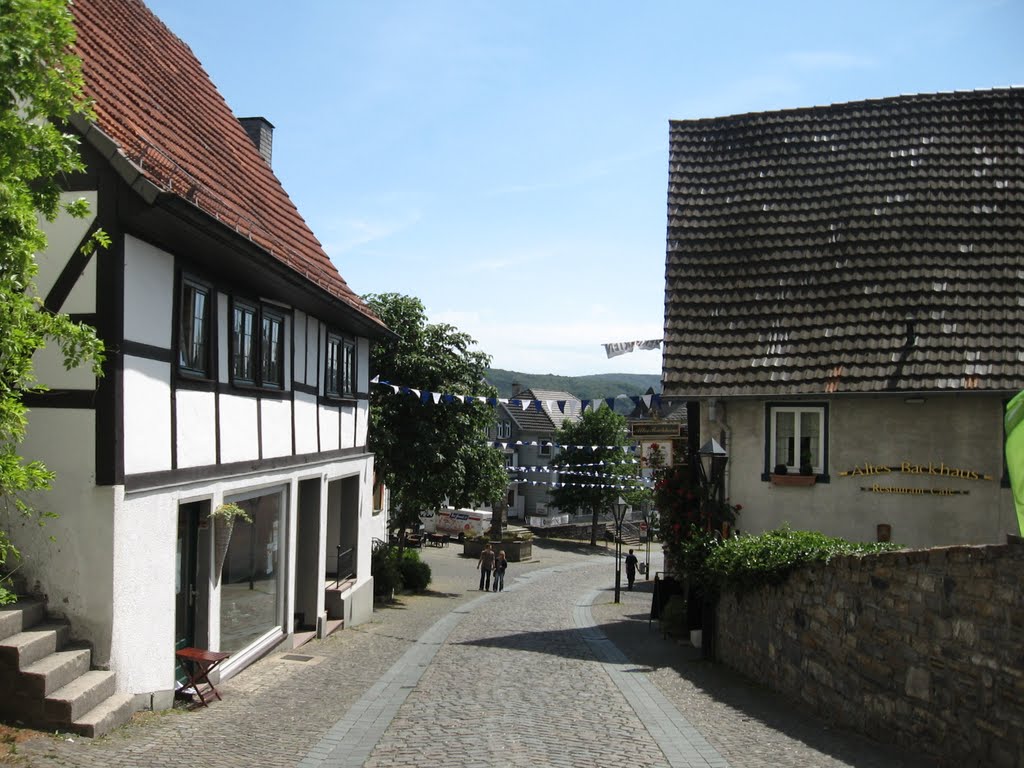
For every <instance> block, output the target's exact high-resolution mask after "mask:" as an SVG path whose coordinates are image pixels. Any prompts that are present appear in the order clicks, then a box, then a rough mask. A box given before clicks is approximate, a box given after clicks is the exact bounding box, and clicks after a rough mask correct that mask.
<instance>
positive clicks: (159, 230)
mask: <svg viewBox="0 0 1024 768" xmlns="http://www.w3.org/2000/svg"><path fill="white" fill-rule="evenodd" d="M71 10H72V13H73V15H74V17H75V22H76V26H77V30H78V42H77V53H78V54H79V55H80V56H81V57H82V59H83V62H84V74H85V79H86V83H87V92H88V95H89V96H90V97H91V98H92V99H93V100H94V101H95V112H96V118H95V122H94V123H91V124H85V123H76V124H75V125H74V128H75V129H76V130H77V131H78V132H80V134H81V136H82V153H83V157H84V159H85V161H86V163H87V170H86V171H85V172H84V173H82V174H80V175H79V176H77V177H75V178H72V179H69V181H68V187H67V189H68V191H67V195H68V197H69V198H77V197H85V198H87V199H88V200H89V202H90V204H91V206H92V217H91V218H90V219H88V220H84V221H79V220H63V219H62V220H59V221H57V222H55V223H54V224H52V225H48V234H49V247H48V250H47V252H46V253H45V254H43V255H41V257H40V264H41V269H40V274H39V279H38V287H39V291H40V295H41V296H42V297H43V298H44V299H45V302H46V305H47V306H48V307H50V308H52V309H54V310H59V311H64V312H68V313H70V314H72V315H73V316H76V317H78V318H82V319H85V320H87V321H88V322H90V324H93V325H95V327H97V328H98V330H99V332H100V335H101V336H102V338H103V340H104V342H105V343H106V346H107V349H108V355H109V357H108V360H107V364H106V375H105V376H104V377H103V378H102V379H100V380H99V381H96V380H94V379H93V377H92V376H91V373H90V372H88V371H86V370H84V369H79V370H76V371H73V372H71V373H70V374H69V373H65V372H64V371H63V369H62V368H61V367H60V366H59V365H58V364H57V360H56V357H55V356H53V355H50V354H42V355H41V356H40V358H39V360H38V370H39V373H40V377H39V378H40V380H42V381H43V382H45V383H46V384H48V385H49V386H50V387H51V390H50V391H49V392H46V393H43V394H39V395H36V396H33V397H32V398H31V400H30V403H29V405H30V408H31V412H30V424H29V431H28V438H27V441H26V442H25V444H24V453H25V455H26V457H28V458H38V459H43V460H44V461H45V462H46V464H47V466H48V467H49V468H51V469H52V470H54V471H55V472H56V473H57V480H56V484H55V487H54V489H53V490H52V492H50V493H48V494H46V495H44V496H43V497H41V498H40V499H39V504H41V505H45V507H46V508H49V509H53V510H54V511H56V512H58V513H59V515H60V517H59V519H57V520H54V521H51V522H50V523H49V524H48V525H47V526H46V527H45V528H44V529H42V530H38V531H37V530H36V529H35V528H34V527H33V525H31V524H28V525H25V526H23V527H22V528H21V529H19V530H18V531H16V540H17V542H18V545H19V546H20V547H21V548H22V550H23V554H24V562H23V564H22V568H21V571H20V573H19V576H20V578H21V582H22V584H23V586H24V587H25V588H26V590H27V591H28V592H29V594H32V595H39V596H44V597H45V598H46V600H47V605H48V610H49V611H50V613H51V614H52V615H53V614H55V615H57V616H59V617H61V618H64V619H66V620H67V621H68V622H69V624H70V633H71V635H72V637H73V638H76V639H79V640H84V641H87V642H88V644H89V645H90V646H91V649H92V659H91V664H92V666H93V667H94V668H100V669H104V670H110V671H113V672H115V673H116V690H117V691H118V692H120V693H122V694H124V693H127V694H131V695H132V696H134V698H135V702H136V704H141V705H143V706H146V705H148V706H153V707H155V708H160V707H166V706H169V705H170V703H171V701H172V695H173V692H174V691H175V688H176V679H180V673H178V672H176V662H175V649H176V648H179V647H182V646H195V647H200V648H203V649H212V650H221V651H227V652H229V653H230V654H231V656H230V658H229V659H228V660H227V662H226V663H225V664H224V665H223V666H222V667H221V670H222V671H223V674H224V675H231V674H232V673H235V672H237V671H238V670H239V669H241V668H242V667H244V666H245V665H247V664H249V663H251V662H252V661H253V660H255V659H256V658H258V657H259V656H260V655H262V654H264V653H266V652H267V651H268V650H270V649H272V648H274V647H277V646H279V645H280V644H282V643H289V644H290V643H294V642H297V640H298V639H299V638H301V637H305V636H308V635H309V634H312V633H319V634H324V633H326V632H328V631H330V630H331V629H332V628H334V627H335V625H336V623H337V622H340V621H344V622H346V623H358V622H360V621H362V620H364V619H366V618H367V617H368V616H369V615H370V614H371V612H372V592H373V589H372V586H373V585H372V580H371V577H370V549H371V546H372V540H373V539H374V538H385V521H384V520H383V515H380V514H376V515H375V512H374V509H373V506H374V505H373V500H372V484H373V457H372V455H370V454H369V453H368V452H367V448H366V445H367V424H368V408H369V398H368V389H369V381H368V373H367V369H368V361H369V348H370V344H371V343H372V342H373V340H375V339H381V338H384V337H387V335H388V334H390V331H389V330H388V329H387V328H385V327H384V325H383V323H382V322H381V321H380V320H379V319H378V318H377V317H376V316H375V315H374V314H373V312H372V311H371V310H370V309H369V308H368V307H367V306H366V305H365V304H364V303H363V302H362V300H361V299H360V298H359V297H358V296H357V295H356V294H355V293H354V292H353V291H352V290H351V289H350V288H349V287H348V285H347V284H346V283H345V281H344V280H343V279H342V278H341V276H340V275H339V274H338V271H337V269H336V268H335V266H334V265H333V264H332V263H331V261H330V260H329V258H328V257H327V255H326V254H325V252H324V251H323V249H322V248H321V246H320V244H319V242H318V241H317V239H316V238H315V237H314V236H313V233H312V232H311V231H310V229H309V228H308V226H307V225H306V223H305V222H304V221H303V219H302V217H301V216H300V215H299V213H298V211H297V210H296V208H295V206H294V205H293V204H292V202H291V200H290V199H289V197H288V195H287V194H286V193H285V191H284V189H283V188H282V187H281V184H280V183H279V181H278V180H277V178H276V176H275V175H274V173H273V171H272V170H271V165H270V161H271V153H270V149H271V138H272V137H271V130H272V126H271V125H270V124H269V123H268V122H267V121H265V120H262V119H259V118H257V119H250V120H246V121H243V122H244V123H245V126H244V127H243V123H242V122H239V120H238V119H236V118H235V117H234V116H233V115H232V113H231V111H230V109H229V108H228V106H227V104H226V103H225V102H224V100H223V98H222V97H221V96H220V94H219V93H218V91H217V89H216V88H215V86H214V85H213V83H212V82H211V81H210V79H209V77H208V76H207V75H206V73H205V72H204V71H203V69H202V66H201V65H200V63H199V61H198V60H197V59H196V57H195V56H194V55H193V54H192V52H191V51H190V49H189V48H188V46H187V45H186V44H185V43H183V42H182V41H181V40H180V39H178V38H177V37H176V36H175V35H174V34H173V33H172V32H171V31H170V30H168V29H167V27H166V26H164V24H163V23H162V22H161V21H160V20H159V19H158V18H157V17H156V16H154V15H153V14H152V13H151V12H150V11H149V10H148V9H147V8H146V7H145V6H144V5H143V3H142V2H139V0H76V1H75V3H74V4H73V5H71ZM96 227H102V228H103V229H104V230H105V231H106V232H107V234H108V235H110V236H111V238H112V244H111V245H110V247H109V248H107V249H105V250H99V251H97V252H96V253H95V254H94V255H93V256H92V257H86V256H83V255H82V254H81V253H80V252H79V251H78V246H79V244H80V243H81V242H82V241H83V239H84V238H85V237H86V236H88V234H89V233H90V232H91V231H92V230H93V229H94V228H96ZM222 502H237V503H239V504H240V505H241V506H242V507H244V508H245V509H246V510H247V511H248V512H249V513H250V514H251V515H252V517H253V523H252V524H251V525H249V524H245V523H241V524H239V525H236V527H235V530H234V534H233V536H232V538H231V540H230V547H229V549H228V552H227V555H226V560H225V562H224V565H223V568H222V570H220V571H219V572H217V571H216V570H215V568H214V542H213V531H212V525H210V524H209V522H208V520H207V514H208V513H209V512H210V511H211V510H212V509H214V508H215V507H217V506H218V505H219V504H221V503H222ZM50 537H53V540H52V541H51V539H50ZM339 568H340V570H341V572H340V573H338V570H339ZM304 633H305V634H304Z"/></svg>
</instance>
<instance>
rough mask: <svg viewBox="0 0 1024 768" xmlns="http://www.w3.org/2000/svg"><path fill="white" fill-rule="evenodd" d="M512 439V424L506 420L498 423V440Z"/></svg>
mask: <svg viewBox="0 0 1024 768" xmlns="http://www.w3.org/2000/svg"><path fill="white" fill-rule="evenodd" d="M510 437H512V422H510V421H509V420H508V419H505V420H503V421H499V422H498V439H499V440H507V439H508V438H510Z"/></svg>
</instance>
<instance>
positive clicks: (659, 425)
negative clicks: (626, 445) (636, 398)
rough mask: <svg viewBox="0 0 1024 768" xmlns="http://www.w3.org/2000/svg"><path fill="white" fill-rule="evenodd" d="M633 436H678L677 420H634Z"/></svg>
mask: <svg viewBox="0 0 1024 768" xmlns="http://www.w3.org/2000/svg"><path fill="white" fill-rule="evenodd" d="M633 437H679V422H664V421H646V422H644V421H640V422H636V423H634V424H633Z"/></svg>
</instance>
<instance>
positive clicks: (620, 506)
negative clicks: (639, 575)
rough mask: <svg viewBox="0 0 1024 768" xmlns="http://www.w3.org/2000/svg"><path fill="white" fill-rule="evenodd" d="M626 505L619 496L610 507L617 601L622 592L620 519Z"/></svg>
mask: <svg viewBox="0 0 1024 768" xmlns="http://www.w3.org/2000/svg"><path fill="white" fill-rule="evenodd" d="M627 508H628V505H627V504H626V500H625V499H623V498H622V497H621V496H619V500H618V501H617V502H615V506H614V507H613V508H612V514H614V515H615V602H616V603H617V602H619V595H620V594H621V593H622V520H623V518H624V517H625V516H626V509H627Z"/></svg>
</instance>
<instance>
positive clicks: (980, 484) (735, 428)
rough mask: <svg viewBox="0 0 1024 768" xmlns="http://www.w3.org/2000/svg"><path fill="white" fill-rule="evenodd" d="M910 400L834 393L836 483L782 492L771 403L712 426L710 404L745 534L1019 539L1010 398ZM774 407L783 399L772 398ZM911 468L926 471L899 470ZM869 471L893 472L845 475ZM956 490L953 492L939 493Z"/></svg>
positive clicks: (742, 407)
mask: <svg viewBox="0 0 1024 768" xmlns="http://www.w3.org/2000/svg"><path fill="white" fill-rule="evenodd" d="M905 399H906V398H905V396H903V395H899V396H884V397H834V398H821V399H820V400H816V401H815V402H827V403H828V405H829V437H828V452H829V458H828V481H827V482H819V483H817V484H816V485H814V486H811V487H782V486H776V485H773V484H772V483H771V482H769V481H768V480H764V479H762V477H763V473H764V472H765V401H763V400H757V401H755V400H742V401H740V400H737V401H729V402H727V403H723V402H722V401H719V402H718V403H717V404H716V407H715V409H714V410H715V415H716V416H717V421H715V422H710V423H709V422H708V421H707V417H708V412H709V409H708V407H707V404H706V403H705V404H703V406H704V407H702V409H701V417H702V420H704V423H703V424H702V430H701V436H702V442H703V440H704V439H706V437H707V436H709V435H710V436H714V437H716V438H719V439H721V438H722V437H723V436H724V437H725V438H726V442H727V444H728V450H729V455H730V460H729V466H728V472H727V480H726V483H727V491H726V492H727V494H728V495H729V497H730V499H731V500H732V501H733V502H734V503H737V502H738V503H740V504H742V505H743V510H742V513H741V516H740V520H739V524H738V525H739V528H740V529H741V530H742V531H744V532H748V533H760V532H762V531H766V530H770V529H772V528H776V527H778V526H781V525H783V524H785V523H789V524H790V525H791V526H792V527H794V528H798V529H808V530H820V531H823V532H824V533H827V534H829V535H834V536H842V537H844V538H848V539H853V540H859V541H874V540H875V538H876V526H877V525H878V524H879V523H887V524H889V525H891V526H892V538H893V541H897V542H899V543H900V544H904V545H906V546H911V547H932V546H941V545H947V544H984V543H996V542H1002V541H1005V537H1006V534H1007V533H1018V530H1017V521H1016V515H1015V513H1014V510H1013V501H1012V498H1011V496H1010V491H1009V489H1008V488H1003V487H1001V480H1002V477H1003V458H1002V445H1003V431H1002V414H1003V399H1004V398H1003V397H1002V396H1000V395H987V394H979V395H964V394H959V395H940V396H930V397H925V398H924V402H923V403H907V402H905ZM770 402H772V403H779V402H784V401H783V400H781V399H772V400H771V401H770ZM904 462H907V463H909V464H912V465H915V466H920V467H923V468H924V472H923V473H921V474H909V473H905V472H901V471H897V470H899V468H900V467H901V465H902V464H903V463H904ZM943 464H944V465H945V466H947V467H953V468H955V469H957V470H966V471H972V472H977V473H978V475H979V476H982V477H985V476H988V477H989V478H990V479H979V480H970V479H964V478H960V477H949V476H943V475H938V474H935V475H932V474H928V468H929V465H931V466H932V467H935V468H936V470H938V468H939V466H940V465H943ZM865 465H873V466H878V465H883V466H888V467H890V469H892V470H894V471H892V472H889V473H881V474H871V475H868V474H858V475H852V474H851V475H847V476H842V475H841V473H842V472H852V471H853V470H855V469H856V468H860V469H864V468H865ZM876 486H877V487H880V488H900V489H913V490H915V491H922V495H910V494H906V493H882V492H873V491H871V490H862V489H865V488H867V489H871V488H874V487H876ZM948 492H956V493H954V494H952V495H941V494H944V493H948Z"/></svg>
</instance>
